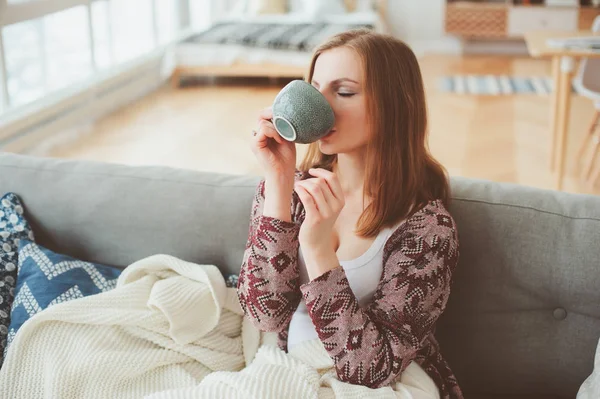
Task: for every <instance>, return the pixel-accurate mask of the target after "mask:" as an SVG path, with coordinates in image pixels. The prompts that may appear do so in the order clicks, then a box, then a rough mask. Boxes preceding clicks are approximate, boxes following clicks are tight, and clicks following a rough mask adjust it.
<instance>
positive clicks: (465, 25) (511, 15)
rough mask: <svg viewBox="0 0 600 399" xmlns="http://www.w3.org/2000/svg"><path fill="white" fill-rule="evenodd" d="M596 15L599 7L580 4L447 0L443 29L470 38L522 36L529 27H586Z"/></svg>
mask: <svg viewBox="0 0 600 399" xmlns="http://www.w3.org/2000/svg"><path fill="white" fill-rule="evenodd" d="M580 3H581V2H580ZM597 15H600V8H597V7H593V6H591V5H583V4H582V5H580V6H577V7H575V6H547V5H545V4H528V5H525V4H515V3H514V2H513V1H511V0H505V1H487V2H486V1H465V0H459V1H452V0H447V1H446V21H445V30H446V32H447V33H450V34H453V35H457V36H461V37H464V38H469V39H477V38H497V39H522V38H523V36H524V33H525V32H528V31H530V30H539V29H552V30H559V31H560V30H564V31H575V30H589V29H591V26H592V23H593V21H594V18H595V17H596V16H597Z"/></svg>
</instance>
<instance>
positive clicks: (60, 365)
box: [0, 255, 439, 399]
mask: <svg viewBox="0 0 600 399" xmlns="http://www.w3.org/2000/svg"><path fill="white" fill-rule="evenodd" d="M275 338H276V337H275V335H274V334H263V335H262V336H261V333H260V332H259V331H258V330H256V328H254V327H253V326H252V325H251V324H250V322H249V321H247V319H246V318H244V317H242V311H241V308H240V305H239V303H238V299H237V293H236V290H235V289H234V288H227V287H226V286H225V282H224V280H223V277H222V275H221V273H220V272H219V270H218V269H217V268H216V267H215V266H210V265H197V264H192V263H188V262H184V261H182V260H179V259H177V258H174V257H171V256H166V255H156V256H152V257H149V258H146V259H142V260H140V261H138V262H136V263H134V264H132V265H131V266H129V267H128V268H126V269H125V270H124V271H123V273H122V274H121V276H120V277H119V280H118V283H117V287H116V288H115V289H114V290H112V291H109V292H105V293H102V294H99V295H94V296H89V297H85V298H81V299H77V300H73V301H70V302H65V303H62V304H58V305H55V306H53V307H51V308H48V309H46V310H44V311H43V312H40V313H38V314H36V315H35V316H34V317H33V318H31V319H30V320H29V321H28V322H26V323H25V324H24V325H23V326H22V327H21V329H20V330H19V332H18V333H17V335H16V336H15V338H14V340H13V342H12V344H11V346H10V349H9V351H8V353H7V357H6V359H5V362H4V365H3V367H2V369H1V371H0V398H15V399H18V398H41V397H45V398H61V399H70V398H94V399H100V398H111V399H112V398H142V397H146V398H151V399H187V398H190V399H191V398H194V399H195V398H227V399H229V398H244V399H246V398H257V399H271V398H273V399H275V398H277V399H278V398H302V399H304V398H332V397H336V398H364V397H369V398H402V399H437V398H439V394H438V393H437V388H436V387H435V384H434V383H433V381H432V380H431V378H429V376H427V374H426V373H425V372H424V371H423V370H422V369H421V368H420V367H419V366H418V365H417V364H416V363H412V364H411V365H410V366H409V367H408V369H407V370H406V371H405V372H404V373H403V375H402V377H401V379H400V380H399V381H398V382H397V383H396V384H394V385H393V386H390V387H385V388H379V389H377V390H373V389H369V388H366V387H362V386H357V385H351V384H347V383H343V382H340V381H338V380H337V378H336V376H335V371H334V370H333V362H332V360H331V358H330V357H329V356H328V354H327V352H326V351H325V349H324V348H323V346H322V344H321V343H320V341H318V340H315V341H309V342H305V343H303V344H300V345H298V346H296V347H295V348H294V349H293V350H292V351H291V352H290V353H289V354H286V353H285V352H283V351H281V350H280V349H279V348H277V347H276V345H275V343H274V342H275ZM261 343H262V345H261ZM259 346H260V348H259ZM246 366H247V367H246ZM242 369H243V370H242ZM240 370H241V371H240Z"/></svg>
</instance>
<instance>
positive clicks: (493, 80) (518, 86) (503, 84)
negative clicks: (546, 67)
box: [438, 75, 554, 96]
mask: <svg viewBox="0 0 600 399" xmlns="http://www.w3.org/2000/svg"><path fill="white" fill-rule="evenodd" d="M553 86H554V85H553V81H552V78H551V77H549V76H508V75H452V76H443V77H441V78H440V79H439V82H438V88H439V90H440V91H442V92H447V93H455V94H474V95H487V96H498V95H507V94H511V95H513V94H532V95H540V96H546V95H549V94H550V93H552V87H553Z"/></svg>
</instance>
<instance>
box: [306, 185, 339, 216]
mask: <svg viewBox="0 0 600 399" xmlns="http://www.w3.org/2000/svg"><path fill="white" fill-rule="evenodd" d="M296 184H298V185H300V186H302V187H304V188H305V189H306V190H307V191H308V192H309V193H310V195H311V196H312V197H313V199H314V201H315V204H316V205H317V209H318V210H319V212H320V213H321V215H322V216H323V217H328V216H329V215H331V211H332V209H333V206H332V205H334V204H335V202H337V200H336V199H335V197H333V194H331V193H330V194H329V198H330V200H329V201H331V200H333V201H334V202H333V203H330V202H329V201H328V200H327V194H325V192H326V191H330V190H329V187H328V186H327V183H325V181H324V180H323V183H321V184H319V182H318V181H317V180H316V179H309V180H302V181H299V182H298V183H296ZM322 186H325V187H322ZM324 191H325V192H324Z"/></svg>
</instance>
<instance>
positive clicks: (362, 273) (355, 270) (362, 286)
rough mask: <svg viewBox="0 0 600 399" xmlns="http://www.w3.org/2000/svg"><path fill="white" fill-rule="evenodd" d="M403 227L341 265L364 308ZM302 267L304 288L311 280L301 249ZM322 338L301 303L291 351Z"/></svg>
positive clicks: (386, 231)
mask: <svg viewBox="0 0 600 399" xmlns="http://www.w3.org/2000/svg"><path fill="white" fill-rule="evenodd" d="M399 225H400V223H398V224H397V225H396V226H392V227H387V228H384V229H381V231H380V232H379V234H378V235H377V237H376V238H375V240H374V241H373V243H372V244H371V246H370V247H369V249H367V251H366V252H365V253H363V254H362V255H361V256H359V257H358V258H354V259H352V260H347V261H340V265H341V266H342V268H343V269H344V271H345V272H346V277H347V278H348V283H349V284H350V288H351V289H352V292H354V295H355V296H356V299H358V303H359V305H360V306H361V307H364V306H366V305H367V304H368V303H369V302H370V301H371V299H372V298H373V294H374V293H375V290H376V289H377V285H378V284H379V280H381V273H382V272H383V247H384V246H385V243H386V241H387V240H388V238H389V237H390V236H391V235H392V233H393V232H394V231H395V230H396V228H397V227H398V226H399ZM298 267H299V268H300V284H305V283H307V282H308V281H309V278H308V274H307V272H306V264H305V263H304V257H303V256H302V248H299V249H298ZM318 338H319V336H318V335H317V331H316V330H315V326H314V324H313V322H312V320H311V318H310V315H309V314H308V309H307V307H306V304H305V303H304V301H300V304H299V305H298V308H297V309H296V311H295V312H294V314H293V315H292V320H291V321H290V327H289V331H288V351H289V350H291V349H292V348H293V347H294V346H296V345H298V344H299V343H301V342H304V341H307V340H311V339H318Z"/></svg>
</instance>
